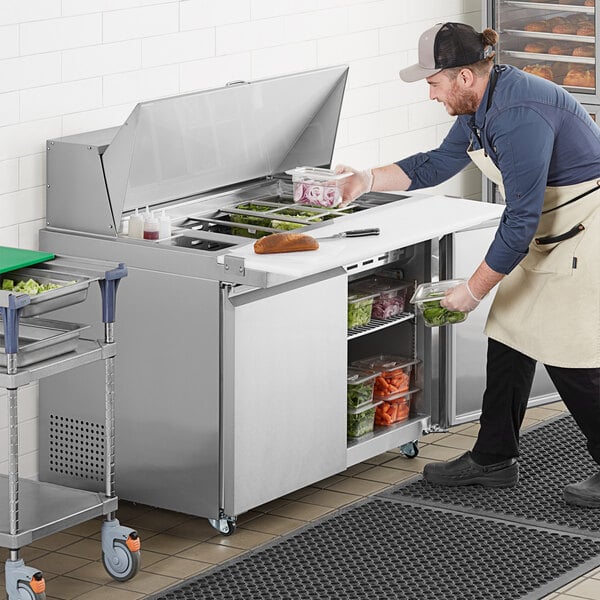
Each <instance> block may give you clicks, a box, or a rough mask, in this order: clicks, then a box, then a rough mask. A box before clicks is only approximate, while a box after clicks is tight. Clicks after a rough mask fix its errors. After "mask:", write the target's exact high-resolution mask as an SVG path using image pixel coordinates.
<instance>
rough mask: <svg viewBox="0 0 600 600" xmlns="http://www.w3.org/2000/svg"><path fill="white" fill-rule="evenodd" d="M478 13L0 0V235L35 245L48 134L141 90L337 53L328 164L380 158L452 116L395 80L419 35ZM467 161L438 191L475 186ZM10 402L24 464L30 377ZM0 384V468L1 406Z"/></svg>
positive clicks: (122, 103)
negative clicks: (336, 104)
mask: <svg viewBox="0 0 600 600" xmlns="http://www.w3.org/2000/svg"><path fill="white" fill-rule="evenodd" d="M444 20H460V21H466V22H468V23H471V24H472V25H474V26H476V27H478V28H479V27H480V24H481V2H480V0H445V1H444V2H440V1H439V0H401V1H400V0H303V1H302V2H298V0H227V1H225V2H215V0H2V2H0V245H8V246H19V247H22V248H32V249H36V248H37V247H38V242H37V234H38V231H39V229H40V228H42V227H43V226H44V224H45V193H46V183H45V180H46V172H45V149H46V140H47V139H48V138H52V137H58V136H62V135H71V134H74V133H78V132H81V131H89V130H93V129H101V128H105V127H113V126H117V125H121V124H122V123H123V122H124V121H125V119H126V118H127V116H128V115H129V113H130V112H131V110H132V109H133V107H134V106H135V104H136V103H137V102H140V101H143V100H149V99H153V98H159V97H164V96H168V95H173V94H180V93H186V92H190V91H193V90H198V89H207V88H212V87H219V86H222V85H225V84H226V83H228V82H230V81H234V80H253V79H261V78H265V77H271V76H275V75H280V74H284V73H292V72H295V71H301V70H305V69H313V68H318V67H326V66H330V65H334V64H348V65H349V67H350V72H349V77H348V85H347V90H346V94H345V97H344V103H343V106H342V116H341V120H340V126H339V130H338V135H337V140H336V147H335V152H334V158H333V163H334V164H336V163H343V164H348V165H352V166H355V167H359V168H366V167H371V166H376V165H379V164H386V163H389V162H391V161H393V160H397V159H399V158H401V157H403V156H406V155H407V154H410V153H413V152H415V151H421V150H427V149H430V148H432V147H434V146H435V145H436V144H437V143H439V141H440V140H441V139H442V137H443V135H444V133H445V132H446V131H447V130H448V127H449V126H450V124H451V119H450V118H449V117H448V116H447V114H446V113H445V111H444V110H443V108H442V107H441V106H440V105H438V104H436V103H433V102H430V101H429V100H428V90H427V86H426V84H424V83H423V82H420V83H415V84H405V83H402V82H401V81H400V80H399V78H398V70H399V69H401V68H402V67H404V66H406V65H407V64H409V63H410V62H414V61H415V60H416V46H417V40H418V37H419V34H420V32H421V31H423V30H424V29H425V28H427V27H429V26H431V25H433V24H434V23H436V22H440V21H444ZM480 184H481V178H480V176H479V173H478V172H477V171H476V170H474V169H467V170H466V171H465V172H464V173H462V174H460V175H458V176H456V177H454V178H453V179H452V180H450V181H449V182H447V183H446V184H444V185H442V186H439V188H437V189H436V190H435V191H438V192H443V193H448V194H452V195H457V196H468V197H478V195H479V194H480ZM24 397H25V400H21V394H20V401H19V409H20V413H21V414H20V419H21V422H22V425H21V427H20V433H21V440H20V441H21V453H22V460H21V471H22V472H23V473H24V474H25V475H28V476H29V475H31V476H35V474H36V472H37V466H36V463H37V448H36V444H37V435H36V430H37V386H29V387H28V388H27V389H26V391H25V393H24ZM5 404H6V402H5V399H4V397H3V396H1V395H0V471H2V472H6V467H7V465H6V445H7V443H6V436H7V424H6V410H4V409H5Z"/></svg>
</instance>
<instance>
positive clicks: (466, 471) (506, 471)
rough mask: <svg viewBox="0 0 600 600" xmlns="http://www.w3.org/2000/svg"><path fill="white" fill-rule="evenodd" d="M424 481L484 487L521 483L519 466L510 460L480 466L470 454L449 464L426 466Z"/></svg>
mask: <svg viewBox="0 0 600 600" xmlns="http://www.w3.org/2000/svg"><path fill="white" fill-rule="evenodd" d="M423 479H425V481H427V482H429V483H437V484H439V485H452V486H456V485H482V486H483V487H512V486H514V485H517V481H519V464H518V463H517V459H516V458H509V459H507V460H503V461H502V462H498V463H494V464H493V465H486V466H485V467H484V466H482V465H478V464H477V463H476V462H475V461H474V460H473V459H472V458H471V453H470V452H465V454H463V455H462V456H459V457H458V458H455V459H454V460H450V461H448V462H433V463H428V464H426V465H425V468H424V469H423Z"/></svg>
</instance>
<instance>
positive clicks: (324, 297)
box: [222, 268, 347, 515]
mask: <svg viewBox="0 0 600 600" xmlns="http://www.w3.org/2000/svg"><path fill="white" fill-rule="evenodd" d="M346 298H347V276H346V273H345V271H344V270H343V269H342V268H339V269H334V270H333V271H330V272H327V273H324V274H321V275H316V276H312V277H308V278H305V279H300V280H296V281H294V282H292V283H289V284H283V285H280V286H276V287H274V288H270V289H267V290H253V291H250V292H248V293H245V294H241V295H238V296H230V297H225V298H224V300H223V343H222V349H223V359H222V364H223V373H222V381H223V383H222V398H223V400H222V439H223V460H222V469H223V505H222V506H223V508H224V510H225V513H226V514H228V515H239V514H240V513H243V512H245V511H247V510H249V509H251V508H253V507H255V506H258V505H260V504H263V503H265V502H268V501H270V500H273V499H275V498H280V497H281V496H284V495H285V494H288V493H290V492H292V491H293V490H297V489H300V488H302V487H304V486H307V485H310V484H311V483H314V482H315V481H319V480H321V479H324V478H326V477H329V476H330V475H333V474H335V473H339V472H340V471H343V470H344V469H345V468H346V420H345V418H344V416H345V414H346V375H347V373H346V364H347V349H346V336H347V318H346V306H347V302H346Z"/></svg>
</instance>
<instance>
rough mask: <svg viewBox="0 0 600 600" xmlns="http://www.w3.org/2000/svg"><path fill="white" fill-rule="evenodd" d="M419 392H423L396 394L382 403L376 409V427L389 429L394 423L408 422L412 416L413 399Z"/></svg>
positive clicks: (417, 390) (416, 390)
mask: <svg viewBox="0 0 600 600" xmlns="http://www.w3.org/2000/svg"><path fill="white" fill-rule="evenodd" d="M419 391H421V390H419V389H414V390H410V391H408V392H402V393H399V394H394V395H393V396H391V397H390V398H388V399H387V400H384V401H383V402H381V404H379V405H378V406H377V408H376V409H375V425H376V426H377V427H389V426H390V425H394V423H400V422H401V421H406V420H407V419H408V416H409V414H410V404H411V397H412V395H413V394H416V393H417V392H419Z"/></svg>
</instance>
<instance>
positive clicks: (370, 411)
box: [346, 402, 380, 438]
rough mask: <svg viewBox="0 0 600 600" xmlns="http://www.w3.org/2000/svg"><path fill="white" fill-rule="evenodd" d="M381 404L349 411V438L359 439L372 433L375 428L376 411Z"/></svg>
mask: <svg viewBox="0 0 600 600" xmlns="http://www.w3.org/2000/svg"><path fill="white" fill-rule="evenodd" d="M379 404H380V402H377V403H376V404H368V405H366V406H362V407H360V408H353V409H349V410H348V417H347V418H348V422H347V426H346V427H347V434H348V437H349V438H359V437H362V436H363V435H365V434H367V433H371V432H372V431H373V429H374V428H375V410H376V408H377V406H378V405H379Z"/></svg>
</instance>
